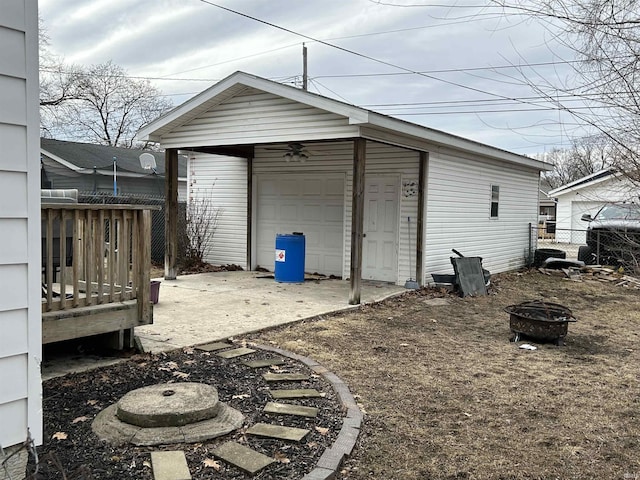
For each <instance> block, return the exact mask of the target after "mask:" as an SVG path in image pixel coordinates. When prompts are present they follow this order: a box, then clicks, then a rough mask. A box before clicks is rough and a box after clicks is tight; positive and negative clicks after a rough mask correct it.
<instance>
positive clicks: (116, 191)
mask: <svg viewBox="0 0 640 480" xmlns="http://www.w3.org/2000/svg"><path fill="white" fill-rule="evenodd" d="M116 160H117V157H113V196H114V197H117V196H118V179H117V174H116Z"/></svg>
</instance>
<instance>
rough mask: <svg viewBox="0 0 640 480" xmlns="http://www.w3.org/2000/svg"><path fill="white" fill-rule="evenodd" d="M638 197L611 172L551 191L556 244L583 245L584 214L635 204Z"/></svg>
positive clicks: (629, 184)
mask: <svg viewBox="0 0 640 480" xmlns="http://www.w3.org/2000/svg"><path fill="white" fill-rule="evenodd" d="M638 193H639V192H638V189H637V187H635V188H634V186H633V185H632V184H631V183H630V182H629V181H628V180H627V179H625V178H624V176H622V175H620V174H616V173H615V172H614V170H613V169H605V170H600V171H599V172H595V173H592V174H591V175H587V176H585V177H582V178H580V179H578V180H575V181H573V182H571V183H568V184H567V185H563V186H562V187H559V188H556V189H554V190H551V191H550V192H549V193H548V194H547V195H548V196H549V197H552V198H555V199H556V200H557V207H556V240H557V241H558V242H561V243H564V242H566V243H574V244H584V243H585V241H586V233H585V231H586V229H587V227H588V223H587V222H584V221H582V220H581V218H582V216H583V215H584V214H585V213H588V214H589V215H591V216H592V217H593V216H594V215H595V214H596V213H598V210H600V209H601V208H602V207H603V206H604V205H605V204H607V203H613V202H625V201H632V200H633V201H636V202H637V201H638Z"/></svg>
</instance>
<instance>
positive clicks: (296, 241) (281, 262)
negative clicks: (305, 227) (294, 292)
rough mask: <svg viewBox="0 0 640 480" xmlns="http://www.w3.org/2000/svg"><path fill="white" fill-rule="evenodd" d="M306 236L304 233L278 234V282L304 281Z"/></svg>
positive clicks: (276, 274)
mask: <svg viewBox="0 0 640 480" xmlns="http://www.w3.org/2000/svg"><path fill="white" fill-rule="evenodd" d="M304 254H305V238H304V235H302V234H293V235H290V234H282V235H281V234H277V235H276V266H275V275H274V277H275V279H276V282H282V283H302V282H304Z"/></svg>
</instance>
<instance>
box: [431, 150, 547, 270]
mask: <svg viewBox="0 0 640 480" xmlns="http://www.w3.org/2000/svg"><path fill="white" fill-rule="evenodd" d="M428 170H429V175H428V185H427V198H426V202H427V203H426V209H425V211H426V219H425V250H424V256H425V274H426V280H427V281H430V280H431V277H430V274H431V273H453V267H452V265H451V261H450V257H451V256H454V254H453V253H452V252H451V249H452V248H455V249H456V250H458V251H460V252H461V253H462V254H463V255H466V256H479V257H482V258H483V265H484V266H485V268H487V269H489V270H490V271H491V272H493V273H498V272H503V271H507V270H512V269H515V268H518V267H521V266H522V265H524V261H525V251H526V250H527V249H528V246H529V223H530V222H531V223H532V224H534V225H535V223H536V221H537V208H538V207H537V205H538V172H537V171H534V170H529V169H524V168H518V167H515V166H513V165H508V166H507V165H506V164H502V163H498V162H493V161H488V160H481V161H480V160H472V159H469V158H463V157H459V156H455V155H454V154H446V153H432V154H430V156H429V167H428ZM491 185H500V212H499V217H498V218H491V217H490V202H491Z"/></svg>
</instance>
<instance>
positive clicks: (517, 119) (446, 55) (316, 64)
mask: <svg viewBox="0 0 640 480" xmlns="http://www.w3.org/2000/svg"><path fill="white" fill-rule="evenodd" d="M216 1H217V2H219V3H220V4H221V5H224V6H229V8H235V9H238V10H241V11H242V12H244V13H246V14H247V15H251V16H253V17H256V18H259V19H263V20H264V21H266V22H270V23H273V24H277V25H281V26H283V27H285V28H287V29H290V30H293V31H296V32H299V33H302V34H304V35H307V36H309V37H313V38H317V39H328V40H327V42H329V43H331V44H334V45H336V46H339V47H342V48H344V49H348V50H352V51H354V52H357V53H360V54H361V56H358V55H354V54H351V53H348V52H345V51H342V50H340V49H338V48H332V47H330V46H326V45H323V44H322V43H318V42H314V41H312V40H309V39H305V38H302V37H300V36H297V35H294V34H291V33H287V32H284V31H282V30H278V29H276V28H274V27H271V26H268V25H265V24H264V23H260V22H257V21H255V20H251V19H249V18H245V17H242V16H239V15H236V14H233V13H230V12H227V11H224V10H222V9H219V8H216V7H213V6H210V5H207V4H206V3H203V2H199V1H196V0H188V1H187V0H93V1H87V0H40V7H41V16H42V17H43V20H44V24H45V26H46V27H47V29H48V32H49V36H50V43H51V49H52V50H53V51H54V52H56V53H58V54H61V55H63V56H64V57H65V58H66V59H67V61H73V62H76V63H79V64H95V63H102V62H105V61H108V60H113V61H114V62H115V63H116V64H118V65H121V66H122V67H124V68H125V69H127V70H128V71H129V73H130V74H132V75H137V76H143V77H152V78H154V79H153V80H152V82H153V83H154V84H155V85H157V86H158V87H159V88H160V89H162V90H163V92H165V93H166V94H169V95H171V98H172V99H173V100H174V101H178V102H181V101H184V100H186V99H187V98H188V96H189V95H192V94H193V93H194V92H199V91H201V90H204V89H205V88H207V87H209V86H210V85H211V83H212V82H213V81H215V80H218V79H221V78H224V77H226V76H227V75H229V74H230V73H232V72H234V71H236V70H244V71H247V72H249V73H253V74H257V75H261V76H264V77H267V78H273V79H277V80H279V81H282V80H285V79H288V80H291V78H290V77H294V76H300V75H301V72H302V54H301V48H302V43H303V42H305V43H306V44H307V47H308V54H309V57H308V61H309V73H310V76H311V79H312V81H311V86H310V88H311V89H312V90H313V91H319V92H320V93H322V94H323V95H326V96H330V97H335V98H338V99H341V100H344V101H347V102H350V103H354V104H357V105H370V104H385V103H407V104H411V103H414V104H415V103H427V102H431V105H425V106H424V108H422V109H418V108H416V109H415V110H413V111H411V113H421V115H406V113H408V112H410V111H409V110H406V109H404V110H403V109H401V108H400V107H397V108H393V107H389V108H384V107H377V108H380V109H381V113H385V114H390V115H394V114H395V115H401V114H404V116H401V117H400V118H403V119H406V120H408V121H412V122H415V123H421V124H424V125H427V126H430V127H433V128H439V129H443V130H445V131H448V132H450V133H454V134H458V135H463V136H468V137H470V138H474V139H476V140H479V141H487V142H488V143H492V144H495V145H497V146H500V147H502V148H506V149H510V148H511V149H514V150H517V151H519V152H520V153H522V152H523V151H524V150H526V149H527V148H531V149H533V151H535V149H537V148H539V142H544V141H545V138H546V139H548V141H549V142H550V143H554V142H557V140H558V138H559V135H558V132H559V128H560V127H557V126H556V127H553V126H551V124H552V123H553V122H555V123H556V124H557V123H558V113H557V112H555V111H544V112H531V111H529V112H515V111H514V112H510V113H489V112H488V111H489V110H499V108H497V107H493V106H492V105H491V103H490V102H489V103H488V104H487V105H485V106H482V107H479V106H478V107H474V106H472V105H470V104H465V105H466V107H467V108H464V109H463V108H457V104H455V103H450V104H449V105H448V111H447V108H445V107H440V108H439V109H438V108H434V105H433V102H443V101H448V102H460V101H469V100H482V99H493V100H496V99H499V97H500V96H503V97H514V98H516V97H526V96H532V95H533V92H532V91H531V89H530V88H528V87H526V86H523V85H522V84H521V82H520V83H519V82H518V81H516V80H515V77H517V76H518V71H517V70H515V69H499V70H495V71H492V70H490V69H485V70H477V71H472V72H470V71H448V72H442V71H441V70H460V69H467V68H470V67H495V66H501V65H508V64H509V63H512V64H522V63H527V62H529V63H531V62H541V61H552V60H557V59H558V57H557V52H558V50H557V48H556V47H555V46H554V47H553V49H550V48H549V45H548V43H549V39H548V38H547V37H548V33H547V32H546V31H545V30H543V29H542V28H540V27H537V26H536V25H535V24H526V25H520V24H519V23H518V22H520V21H521V19H519V18H517V17H502V16H497V15H495V14H494V13H492V11H491V10H490V9H489V10H487V9H484V10H482V9H478V8H467V9H464V8H453V7H451V8H397V7H395V8H394V7H385V6H382V5H379V4H377V3H375V2H369V1H364V0H359V1H348V2H346V1H344V0H308V1H304V2H300V1H298V0H278V1H266V0H245V1H243V2H230V1H228V0H216ZM397 3H400V2H397ZM451 4H452V5H455V4H456V2H452V3H451ZM525 27H526V28H525ZM345 37H350V38H345ZM364 57H372V58H375V59H379V60H381V61H382V62H383V63H379V62H375V61H373V60H371V59H367V58H364ZM384 63H390V64H393V65H397V66H400V67H403V68H405V69H409V70H416V71H426V72H431V73H428V74H427V75H425V76H417V75H393V76H384V75H379V76H366V77H363V76H347V75H361V74H366V73H372V74H375V73H378V74H381V73H393V72H402V69H398V68H394V67H392V66H390V65H385V64H384ZM567 70H568V69H567V68H563V67H562V66H561V65H554V66H549V67H536V68H535V70H532V69H529V70H528V71H527V73H528V74H529V75H532V76H534V77H536V76H539V77H540V78H541V79H544V78H545V77H549V76H560V77H562V76H563V75H567ZM340 75H343V76H342V77H340ZM329 76H331V77H329ZM158 77H168V78H171V79H172V80H156V78H158ZM176 79H185V80H176ZM195 79H205V80H206V81H202V82H200V81H195ZM455 84H459V85H461V86H456V85H455ZM462 86H465V87H468V88H463V87H462ZM179 94H183V95H179ZM524 106H527V105H526V104H525V105H524ZM504 107H506V106H504ZM510 108H511V109H512V110H516V109H518V104H517V103H516V104H513V105H511V107H510ZM474 109H475V110H476V111H478V110H484V111H486V112H482V113H475V114H474V113H459V114H451V113H450V112H462V111H465V112H472V111H474ZM443 112H446V113H447V114H443ZM436 113H437V114H436ZM538 124H541V125H542V126H540V127H536V125H538ZM514 126H515V127H517V128H519V129H518V130H513V128H514ZM524 127H526V128H524ZM520 148H523V149H524V150H518V149H520ZM526 151H529V152H530V153H531V151H530V150H526Z"/></svg>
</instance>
